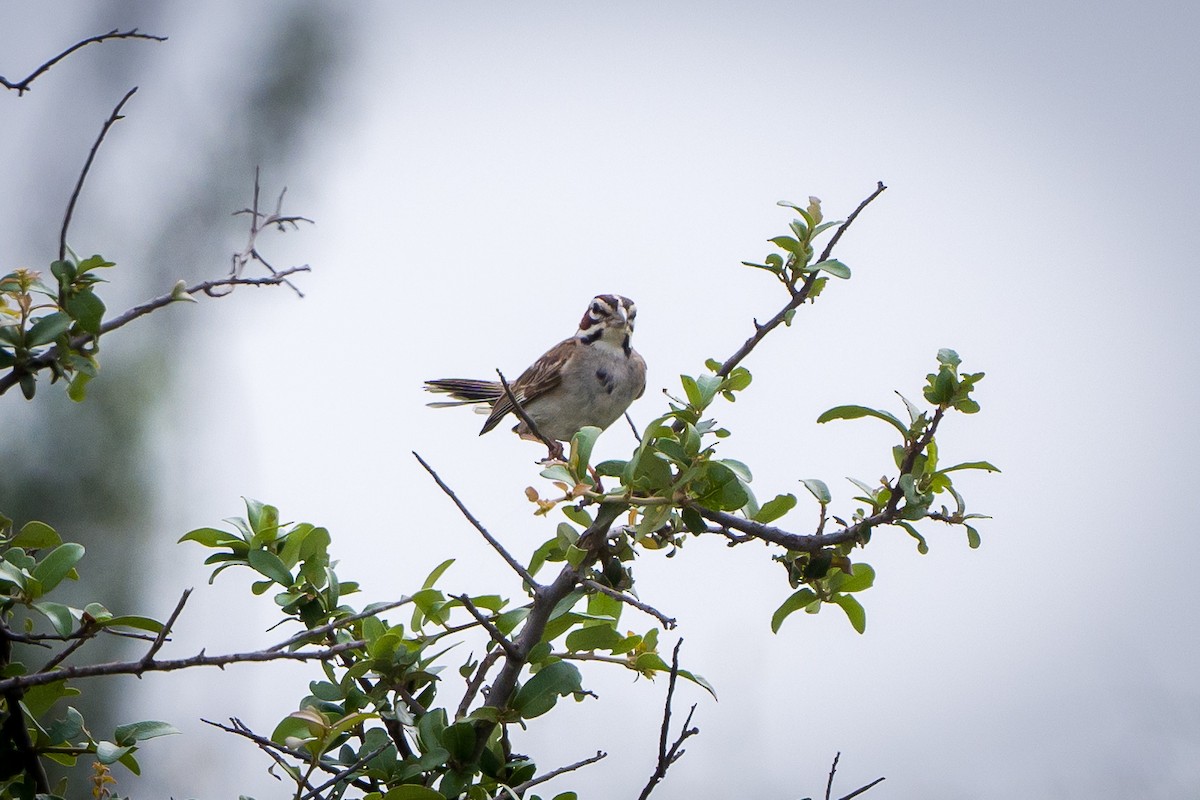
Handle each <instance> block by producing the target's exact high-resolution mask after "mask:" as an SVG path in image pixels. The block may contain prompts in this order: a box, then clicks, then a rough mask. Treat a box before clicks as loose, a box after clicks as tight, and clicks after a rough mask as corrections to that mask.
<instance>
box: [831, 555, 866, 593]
mask: <svg viewBox="0 0 1200 800" xmlns="http://www.w3.org/2000/svg"><path fill="white" fill-rule="evenodd" d="M850 569H851V574H849V575H844V576H843V578H842V581H841V583H840V584H839V585H838V586H837V587H836V588H837V591H839V592H861V591H862V590H864V589H869V588H871V586H873V585H874V584H875V570H874V568H873V567H872V566H871V565H870V564H864V563H861V562H860V563H858V564H855V565H854V566H853V567H851V568H850Z"/></svg>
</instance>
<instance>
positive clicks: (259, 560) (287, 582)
mask: <svg viewBox="0 0 1200 800" xmlns="http://www.w3.org/2000/svg"><path fill="white" fill-rule="evenodd" d="M247 559H248V560H249V562H250V566H251V567H252V568H253V569H254V570H255V571H257V572H258V573H260V574H262V575H266V576H267V577H268V578H270V579H271V580H273V581H275V582H276V583H278V584H279V585H280V586H283V587H287V586H291V585H292V583H293V578H292V573H291V572H289V571H288V568H287V567H286V566H285V565H284V563H283V561H282V560H281V559H280V558H279V556H277V555H275V554H274V553H272V552H271V551H270V550H251V551H250V555H249V556H248V557H247Z"/></svg>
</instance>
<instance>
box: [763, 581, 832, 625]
mask: <svg viewBox="0 0 1200 800" xmlns="http://www.w3.org/2000/svg"><path fill="white" fill-rule="evenodd" d="M813 602H820V601H819V600H817V595H816V593H815V592H814V591H813V590H812V589H800V590H798V591H796V592H794V593H793V594H792V595H791V596H790V597H788V599H787V600H784V601H783V603H782V604H780V606H779V608H777V609H775V613H774V614H773V615H772V616H771V633H779V626H780V625H782V624H783V621H784V620H785V619H787V618H788V617H789V616H790V615H791V614H792V613H793V612H796V611H799V610H800V609H802V608H807V607H808V606H810V605H812V603H813Z"/></svg>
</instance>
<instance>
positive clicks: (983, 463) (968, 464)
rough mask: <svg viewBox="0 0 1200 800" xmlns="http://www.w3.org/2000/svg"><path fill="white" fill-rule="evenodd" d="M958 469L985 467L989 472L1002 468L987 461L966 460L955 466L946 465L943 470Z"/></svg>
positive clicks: (951, 470)
mask: <svg viewBox="0 0 1200 800" xmlns="http://www.w3.org/2000/svg"><path fill="white" fill-rule="evenodd" d="M956 469H985V470H987V471H988V472H999V471H1000V468H999V467H996V466H993V465H992V464H990V463H988V462H987V461H964V462H963V463H962V464H955V465H954V466H953V467H946V468H945V469H943V470H940V471H941V472H954V470H956Z"/></svg>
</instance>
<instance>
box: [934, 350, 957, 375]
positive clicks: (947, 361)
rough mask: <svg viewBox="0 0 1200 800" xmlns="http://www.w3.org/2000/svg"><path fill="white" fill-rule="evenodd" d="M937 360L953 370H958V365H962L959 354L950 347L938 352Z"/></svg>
mask: <svg viewBox="0 0 1200 800" xmlns="http://www.w3.org/2000/svg"><path fill="white" fill-rule="evenodd" d="M937 360H938V363H939V364H943V365H945V366H947V367H950V368H951V369H955V370H956V369H958V365H959V364H961V363H962V359H961V358H959V356H958V353H956V352H955V351H953V350H951V349H950V348H949V347H943V348H942V349H941V350H938V351H937Z"/></svg>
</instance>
